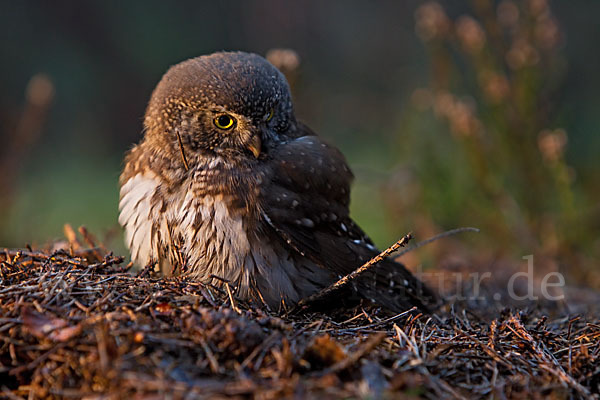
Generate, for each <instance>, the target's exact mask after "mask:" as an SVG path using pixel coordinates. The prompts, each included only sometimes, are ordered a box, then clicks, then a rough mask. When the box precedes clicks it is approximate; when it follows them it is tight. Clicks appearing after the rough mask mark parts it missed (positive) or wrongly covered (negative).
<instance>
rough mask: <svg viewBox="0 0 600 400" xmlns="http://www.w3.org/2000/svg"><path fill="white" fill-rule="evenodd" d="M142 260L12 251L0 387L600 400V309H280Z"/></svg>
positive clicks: (13, 393) (79, 393)
mask: <svg viewBox="0 0 600 400" xmlns="http://www.w3.org/2000/svg"><path fill="white" fill-rule="evenodd" d="M129 268H130V265H125V263H124V262H123V258H122V257H117V256H113V255H112V254H110V253H107V252H106V251H105V250H104V249H102V248H89V249H83V248H77V249H73V247H71V250H70V251H64V250H62V251H61V250H59V251H56V250H45V251H44V250H32V249H29V248H28V249H22V250H4V251H0V282H1V283H0V397H2V396H3V397H5V398H10V399H12V398H14V399H16V398H69V397H73V398H83V397H85V398H109V399H110V398H115V399H116V398H165V397H166V398H174V399H179V398H198V397H201V398H202V397H220V396H228V397H231V396H234V397H257V398H281V397H284V398H288V397H295V398H321V397H344V398H354V397H358V398H395V397H400V396H403V397H405V398H436V399H440V398H498V399H503V398H548V397H550V398H559V399H564V398H598V391H599V387H600V363H599V361H598V360H599V356H600V341H599V338H600V319H599V318H597V317H594V316H593V314H594V313H590V312H583V313H581V314H578V315H574V314H572V313H571V314H569V313H567V312H565V307H564V304H563V306H561V307H555V306H552V305H548V304H541V303H540V304H530V305H528V306H527V307H521V308H514V307H513V308H511V307H498V304H497V302H496V303H494V302H489V301H478V302H466V301H459V300H452V301H449V302H448V303H447V304H446V305H445V306H443V307H442V308H441V309H440V310H438V311H436V312H435V313H434V314H433V315H424V314H420V313H417V312H416V311H415V310H408V311H407V312H404V313H401V314H397V315H393V314H389V313H386V312H385V311H383V310H381V309H379V308H377V307H375V306H373V305H362V306H357V307H356V308H353V309H350V310H337V311H336V310H334V311H328V312H326V313H324V312H317V311H314V310H305V311H304V312H300V313H293V314H288V315H278V314H276V313H273V312H270V311H268V310H265V309H263V308H257V307H255V306H252V305H251V304H246V303H244V302H241V301H238V300H236V299H235V295H234V293H232V292H231V291H229V290H222V289H219V288H214V287H208V286H204V285H202V284H200V283H197V282H191V281H188V280H185V279H181V278H174V279H158V278H153V277H151V276H147V275H148V274H147V271H142V272H140V273H138V274H137V275H136V274H134V273H132V272H131V271H130V270H129ZM484 298H485V296H484ZM331 301H335V296H334V297H333V298H332V300H331ZM595 315H596V316H597V315H598V314H595Z"/></svg>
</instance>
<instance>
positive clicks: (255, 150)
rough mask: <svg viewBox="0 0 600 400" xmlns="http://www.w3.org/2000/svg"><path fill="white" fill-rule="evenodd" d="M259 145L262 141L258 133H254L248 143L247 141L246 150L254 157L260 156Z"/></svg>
mask: <svg viewBox="0 0 600 400" xmlns="http://www.w3.org/2000/svg"><path fill="white" fill-rule="evenodd" d="M261 146H262V142H261V140H260V135H254V136H252V139H250V143H248V150H250V151H251V152H252V154H254V157H255V158H258V156H260V150H261Z"/></svg>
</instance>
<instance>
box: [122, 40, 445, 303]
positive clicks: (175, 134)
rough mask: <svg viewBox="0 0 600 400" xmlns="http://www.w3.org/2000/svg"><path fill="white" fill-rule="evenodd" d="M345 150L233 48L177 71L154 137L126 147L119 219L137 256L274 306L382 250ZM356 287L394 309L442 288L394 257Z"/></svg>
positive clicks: (149, 129)
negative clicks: (359, 206) (355, 201)
mask: <svg viewBox="0 0 600 400" xmlns="http://www.w3.org/2000/svg"><path fill="white" fill-rule="evenodd" d="M352 178H353V176H352V172H351V171H350V169H349V168H348V165H347V164H346V161H345V159H344V156H343V155H342V154H341V153H340V152H339V151H338V150H337V149H336V148H335V147H333V146H331V145H329V144H327V143H326V142H325V141H323V140H322V139H321V138H320V137H319V136H317V135H316V134H315V133H314V132H313V131H312V130H310V129H309V128H308V127H307V126H306V125H304V124H302V123H301V122H299V121H297V120H296V116H295V115H294V109H293V105H292V99H291V96H290V90H289V87H288V84H287V82H286V79H285V77H284V76H283V75H282V74H281V73H280V72H279V71H278V70H277V69H276V68H275V67H274V66H273V65H271V64H270V63H269V62H268V61H267V60H265V59H264V58H262V57H260V56H258V55H256V54H248V53H242V52H220V53H215V54H211V55H206V56H201V57H197V58H193V59H190V60H187V61H184V62H182V63H180V64H178V65H175V66H174V67H172V68H170V69H169V71H168V72H167V73H166V74H165V75H164V76H163V78H162V79H161V81H160V82H159V84H158V86H157V87H156V89H155V90H154V92H153V94H152V97H151V99H150V103H149V105H148V108H147V111H146V115H145V119H144V137H143V139H142V141H141V142H140V143H139V144H137V145H136V146H134V147H133V148H132V149H131V150H130V151H129V152H128V154H127V156H126V157H125V167H124V170H123V172H122V174H121V176H120V185H121V190H120V203H119V210H120V214H119V223H120V224H121V225H122V226H123V227H124V229H125V240H126V244H127V246H128V247H129V249H130V251H131V257H132V260H133V261H134V262H135V263H136V264H138V265H141V266H144V265H150V264H154V265H157V266H158V267H159V268H160V270H161V271H162V272H163V273H164V274H166V275H169V274H185V275H187V276H189V277H190V278H191V279H195V280H198V281H200V282H204V283H210V284H213V285H217V286H220V285H223V282H229V283H230V284H231V286H233V287H235V289H236V295H237V296H238V297H240V298H243V299H247V300H249V301H256V302H258V303H263V304H266V305H268V306H270V307H271V308H274V309H281V307H282V306H284V307H285V306H292V305H294V304H296V303H297V302H298V301H299V300H301V299H303V298H306V297H308V296H310V295H312V294H314V293H316V292H318V291H319V290H321V289H323V288H325V287H327V286H329V285H331V284H332V283H334V282H335V281H336V280H338V279H339V278H340V277H341V276H344V275H347V274H348V273H350V272H352V271H353V270H354V269H356V268H357V267H359V266H360V265H362V264H363V263H365V262H366V261H368V260H369V259H371V258H372V257H373V256H375V255H377V254H378V253H379V252H378V250H377V249H376V248H375V246H374V245H373V243H372V242H371V240H370V239H369V238H368V237H367V236H366V235H365V233H364V232H363V231H362V230H361V229H360V228H359V227H358V226H357V225H356V224H355V223H354V221H352V219H351V218H350V216H349V211H348V205H349V202H350V184H351V181H352ZM352 286H353V287H352V289H353V291H354V293H356V294H358V295H360V296H362V297H364V298H367V299H369V300H371V301H374V302H376V303H379V304H380V305H382V306H384V307H387V308H388V309H391V310H394V311H402V310H405V309H407V308H410V307H412V306H417V307H419V308H421V309H423V310H426V309H427V306H428V305H429V304H432V303H434V302H435V298H436V297H435V295H434V294H433V293H432V292H431V291H430V290H429V289H428V288H427V287H425V286H424V285H423V284H421V283H420V282H419V281H418V280H417V279H416V278H415V277H413V275H412V274H411V273H410V272H409V271H407V270H406V269H405V268H404V266H402V265H401V264H399V263H396V262H393V261H391V260H384V261H383V262H381V263H380V264H379V265H378V266H377V267H375V268H372V269H371V270H370V271H368V272H367V273H365V274H364V275H363V276H361V277H359V278H358V279H356V280H355V281H354V282H353V285H352Z"/></svg>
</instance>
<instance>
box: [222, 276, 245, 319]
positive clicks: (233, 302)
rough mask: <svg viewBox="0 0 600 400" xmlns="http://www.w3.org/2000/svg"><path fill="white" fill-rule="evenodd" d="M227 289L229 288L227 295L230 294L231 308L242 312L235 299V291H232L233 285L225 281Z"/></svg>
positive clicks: (239, 312)
mask: <svg viewBox="0 0 600 400" xmlns="http://www.w3.org/2000/svg"><path fill="white" fill-rule="evenodd" d="M225 289H227V295H228V296H229V301H230V302H231V308H233V310H234V311H235V312H236V313H238V314H241V313H242V310H240V309H239V307H238V306H237V305H236V304H235V301H234V300H233V293H231V287H230V286H229V282H225Z"/></svg>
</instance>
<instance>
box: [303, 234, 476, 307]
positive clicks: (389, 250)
mask: <svg viewBox="0 0 600 400" xmlns="http://www.w3.org/2000/svg"><path fill="white" fill-rule="evenodd" d="M462 232H479V229H477V228H457V229H452V230H450V231H446V232H443V233H440V234H439V235H435V236H433V237H431V238H429V239H427V240H424V241H422V242H419V243H417V244H416V245H414V246H413V247H410V248H407V249H405V250H402V251H401V252H400V253H399V254H398V256H397V257H400V256H402V255H404V254H406V253H408V252H409V251H413V250H415V249H418V248H419V247H423V246H425V245H426V244H429V243H431V242H434V241H436V240H438V239H442V238H445V237H448V236H452V235H456V234H457V233H462ZM411 239H412V234H411V233H408V234H406V235H405V236H404V237H402V239H400V240H398V241H397V242H396V243H394V244H393V245H391V246H390V247H388V248H387V249H385V250H384V251H382V252H381V253H379V254H378V255H376V256H375V257H373V258H371V259H370V260H369V261H367V262H366V263H364V264H363V265H361V266H360V267H359V268H358V269H356V270H354V271H353V272H351V273H350V274H348V275H346V276H344V277H342V278H341V279H340V280H338V281H337V282H335V283H334V284H332V285H330V286H328V287H326V288H325V289H323V290H321V291H319V292H317V293H315V294H313V295H312V296H309V297H307V298H305V299H302V300H300V301H299V302H298V307H302V306H305V305H307V304H309V303H313V302H315V301H317V300H320V299H322V298H324V297H325V296H327V295H328V294H330V293H331V292H333V291H334V290H337V289H339V288H341V287H342V286H344V285H346V284H347V283H348V282H350V281H351V280H353V279H355V278H356V277H358V276H359V275H361V274H362V273H364V272H365V271H366V270H368V269H369V268H371V267H373V266H374V265H375V264H377V263H379V262H381V261H382V260H383V259H384V258H386V257H388V256H389V255H390V254H392V253H393V252H395V251H396V250H398V249H399V248H400V247H404V246H405V245H406V244H407V243H408V242H409V241H410V240H411Z"/></svg>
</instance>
